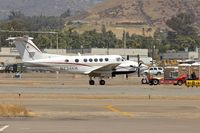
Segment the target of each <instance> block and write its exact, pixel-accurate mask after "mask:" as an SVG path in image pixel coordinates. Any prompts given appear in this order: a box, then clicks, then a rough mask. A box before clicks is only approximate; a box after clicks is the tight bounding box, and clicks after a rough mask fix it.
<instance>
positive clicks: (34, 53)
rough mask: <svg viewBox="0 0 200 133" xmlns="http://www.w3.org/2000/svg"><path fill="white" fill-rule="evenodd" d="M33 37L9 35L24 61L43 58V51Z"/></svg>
mask: <svg viewBox="0 0 200 133" xmlns="http://www.w3.org/2000/svg"><path fill="white" fill-rule="evenodd" d="M32 39H33V38H31V37H9V38H8V39H7V40H11V41H13V43H14V44H15V46H16V48H17V50H18V51H19V54H20V57H21V58H22V60H23V62H26V61H33V60H37V59H41V58H42V54H43V53H42V52H41V51H40V49H39V48H38V47H37V46H36V45H35V44H34V43H33V42H32Z"/></svg>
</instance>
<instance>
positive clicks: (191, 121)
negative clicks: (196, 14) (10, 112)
mask: <svg viewBox="0 0 200 133" xmlns="http://www.w3.org/2000/svg"><path fill="white" fill-rule="evenodd" d="M65 79H66V78H65ZM68 79H70V80H71V82H70V83H69V82H67V83H66V82H64V79H62V80H59V79H56V80H54V78H46V79H45V81H46V82H44V81H43V80H41V79H39V80H38V78H30V80H29V79H28V80H27V78H26V79H21V80H15V79H9V78H8V79H6V80H5V79H4V80H5V82H4V80H1V81H0V83H2V85H1V87H0V99H1V100H0V104H12V105H20V106H24V107H26V109H28V110H30V111H31V112H33V113H34V115H33V116H32V117H14V118H12V117H1V118H0V125H9V127H8V128H6V129H5V130H4V133H13V132H14V133H41V132H42V133H108V132H109V133H132V132H135V133H161V132H162V133H169V132H170V133H188V132H192V133H197V132H199V130H200V127H199V122H200V102H199V101H200V91H199V90H200V89H199V88H187V87H185V86H182V87H179V86H173V85H169V86H165V85H161V86H148V85H139V84H136V83H135V81H134V82H132V80H130V79H129V80H125V83H127V84H122V85H120V84H119V82H122V81H123V80H122V79H120V78H118V79H115V80H114V81H109V83H108V85H106V86H98V85H95V86H89V85H87V84H85V79H84V78H82V77H78V78H76V80H72V79H73V78H69V77H68ZM40 80H41V82H39V81H40ZM137 80H139V79H137ZM26 81H29V82H28V83H27V82H26ZM51 81H54V84H53V85H52V84H48V83H50V82H51ZM77 81H79V83H80V84H74V83H75V82H77ZM8 82H9V83H11V84H5V83H8ZM36 82H37V84H35V83H36ZM3 83H4V84H3ZM18 83H20V84H18ZM23 83H25V84H23ZM63 83H64V84H63ZM115 83H116V84H115ZM19 94H20V95H19ZM0 128H1V126H0Z"/></svg>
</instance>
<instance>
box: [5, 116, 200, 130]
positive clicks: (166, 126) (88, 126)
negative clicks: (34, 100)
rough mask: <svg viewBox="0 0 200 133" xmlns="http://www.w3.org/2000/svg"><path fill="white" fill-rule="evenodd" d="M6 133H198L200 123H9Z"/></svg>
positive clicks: (133, 121)
mask: <svg viewBox="0 0 200 133" xmlns="http://www.w3.org/2000/svg"><path fill="white" fill-rule="evenodd" d="M5 122H7V123H10V124H11V125H12V126H10V127H9V128H8V129H7V130H5V133H8V132H9V133H133V132H134V133H189V132H191V133H198V132H199V129H200V128H199V122H200V121H199V120H190V119H189V120H180V119H161V118H158V119H156V118H150V119H74V120H73V119H62V120H41V119H31V120H30V119H21V120H8V121H5Z"/></svg>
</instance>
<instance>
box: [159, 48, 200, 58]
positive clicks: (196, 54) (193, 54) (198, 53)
mask: <svg viewBox="0 0 200 133" xmlns="http://www.w3.org/2000/svg"><path fill="white" fill-rule="evenodd" d="M160 57H161V60H187V59H192V60H199V58H200V50H199V49H198V48H196V50H195V51H187V50H186V51H180V52H173V51H172V52H168V53H163V54H161V55H160Z"/></svg>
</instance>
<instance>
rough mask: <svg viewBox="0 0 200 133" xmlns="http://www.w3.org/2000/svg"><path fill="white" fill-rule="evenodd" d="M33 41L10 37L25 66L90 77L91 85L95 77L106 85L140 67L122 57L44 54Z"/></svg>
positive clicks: (25, 37) (26, 38) (25, 38)
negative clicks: (110, 78) (111, 80)
mask: <svg viewBox="0 0 200 133" xmlns="http://www.w3.org/2000/svg"><path fill="white" fill-rule="evenodd" d="M32 39H33V38H31V37H27V36H24V37H9V38H8V39H7V40H11V41H13V43H14V44H15V46H16V48H17V50H18V51H19V54H20V57H21V58H22V61H23V62H24V64H25V65H28V66H33V67H47V68H48V69H53V70H56V71H66V72H68V73H77V74H84V75H88V76H89V78H90V80H89V84H90V85H94V84H95V81H94V80H93V78H95V77H98V78H99V84H100V85H105V80H103V78H109V77H114V76H115V75H118V74H129V73H134V72H136V71H137V69H138V67H140V66H139V65H138V63H137V62H134V61H126V60H124V59H123V58H122V57H121V56H120V55H87V56H82V55H78V56H63V55H56V54H47V53H42V52H41V51H40V49H38V47H37V46H36V45H35V44H34V43H33V42H32ZM142 66H143V65H141V67H142ZM143 67H144V66H143Z"/></svg>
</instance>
